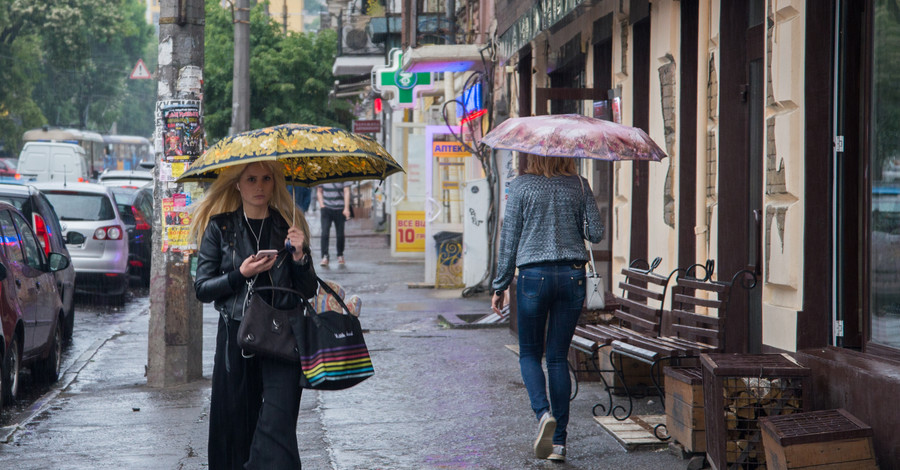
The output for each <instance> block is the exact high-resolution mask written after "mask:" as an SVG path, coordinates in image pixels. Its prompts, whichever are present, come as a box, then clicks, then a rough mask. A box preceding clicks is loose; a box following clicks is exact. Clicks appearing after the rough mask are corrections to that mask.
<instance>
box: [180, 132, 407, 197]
mask: <svg viewBox="0 0 900 470" xmlns="http://www.w3.org/2000/svg"><path fill="white" fill-rule="evenodd" d="M262 161H282V162H284V164H285V172H284V176H285V179H286V180H287V182H288V184H291V185H295V186H310V185H314V184H321V183H329V182H338V181H356V180H365V179H384V178H386V177H387V176H389V175H392V174H394V173H397V172H399V171H403V168H401V167H400V165H399V164H398V163H397V162H396V161H395V160H394V159H393V157H391V155H390V154H389V153H388V152H387V150H385V149H384V147H382V146H381V145H380V144H379V143H378V142H376V141H375V140H373V139H370V138H368V137H364V136H362V135H359V134H354V133H352V132H347V131H345V130H343V129H338V128H335V127H323V126H311V125H306V124H281V125H278V126H273V127H266V128H264V129H257V130H252V131H248V132H242V133H240V134H235V135H232V136H228V137H226V138H224V139H222V140H220V141H219V142H217V143H216V144H215V145H213V146H212V147H210V148H209V149H207V150H206V152H204V153H203V155H201V156H200V158H198V159H197V160H195V161H194V162H193V163H191V166H190V169H189V170H188V171H186V172H184V174H182V175H181V176H180V177H179V178H178V181H181V182H185V181H212V180H215V179H216V177H217V176H218V174H219V172H221V171H222V170H223V169H225V168H226V167H229V166H232V165H241V164H244V163H253V162H262Z"/></svg>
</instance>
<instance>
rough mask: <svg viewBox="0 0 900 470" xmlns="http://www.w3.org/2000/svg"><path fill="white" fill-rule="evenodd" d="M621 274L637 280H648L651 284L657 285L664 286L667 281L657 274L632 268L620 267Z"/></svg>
mask: <svg viewBox="0 0 900 470" xmlns="http://www.w3.org/2000/svg"><path fill="white" fill-rule="evenodd" d="M622 274H624V275H625V277H627V278H629V279H635V280H638V281H643V282H649V283H651V284H656V285H658V286H665V285H666V283H668V281H669V280H668V279H667V278H665V277H662V276H660V275H659V274H653V273H648V272H646V271H642V270H639V269H634V268H624V269H622Z"/></svg>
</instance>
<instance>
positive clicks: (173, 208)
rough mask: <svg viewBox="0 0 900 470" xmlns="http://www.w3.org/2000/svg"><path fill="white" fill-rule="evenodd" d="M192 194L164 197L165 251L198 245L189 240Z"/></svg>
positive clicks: (181, 249) (193, 247)
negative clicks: (189, 208) (189, 207)
mask: <svg viewBox="0 0 900 470" xmlns="http://www.w3.org/2000/svg"><path fill="white" fill-rule="evenodd" d="M190 201H191V196H190V194H187V193H175V194H173V195H172V197H166V198H163V199H162V202H161V204H162V211H161V212H162V226H163V231H162V232H163V251H176V252H177V251H186V250H193V249H195V248H196V247H195V246H194V245H193V244H192V243H190V241H189V240H188V232H189V231H190V224H191V215H190V212H188V206H189V205H190Z"/></svg>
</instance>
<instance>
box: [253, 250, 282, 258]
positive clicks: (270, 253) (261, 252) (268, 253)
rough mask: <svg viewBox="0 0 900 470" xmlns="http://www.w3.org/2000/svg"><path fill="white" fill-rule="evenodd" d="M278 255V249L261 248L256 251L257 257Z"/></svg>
mask: <svg viewBox="0 0 900 470" xmlns="http://www.w3.org/2000/svg"><path fill="white" fill-rule="evenodd" d="M276 256H278V250H259V252H257V253H256V258H257V259H259V258H274V257H276Z"/></svg>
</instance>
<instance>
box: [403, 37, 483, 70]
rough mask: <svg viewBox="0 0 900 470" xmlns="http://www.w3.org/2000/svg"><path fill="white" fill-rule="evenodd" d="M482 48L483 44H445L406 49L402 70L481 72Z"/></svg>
mask: <svg viewBox="0 0 900 470" xmlns="http://www.w3.org/2000/svg"><path fill="white" fill-rule="evenodd" d="M484 48H485V45H484V44H449V45H448V44H445V45H427V46H420V47H416V48H407V49H406V50H405V51H403V65H402V69H403V71H404V72H413V73H417V72H483V71H484V66H485V63H484V62H483V61H482V60H481V53H480V51H481V50H482V49H484ZM485 53H486V54H487V52H485ZM486 58H487V57H486ZM488 60H489V59H488Z"/></svg>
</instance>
